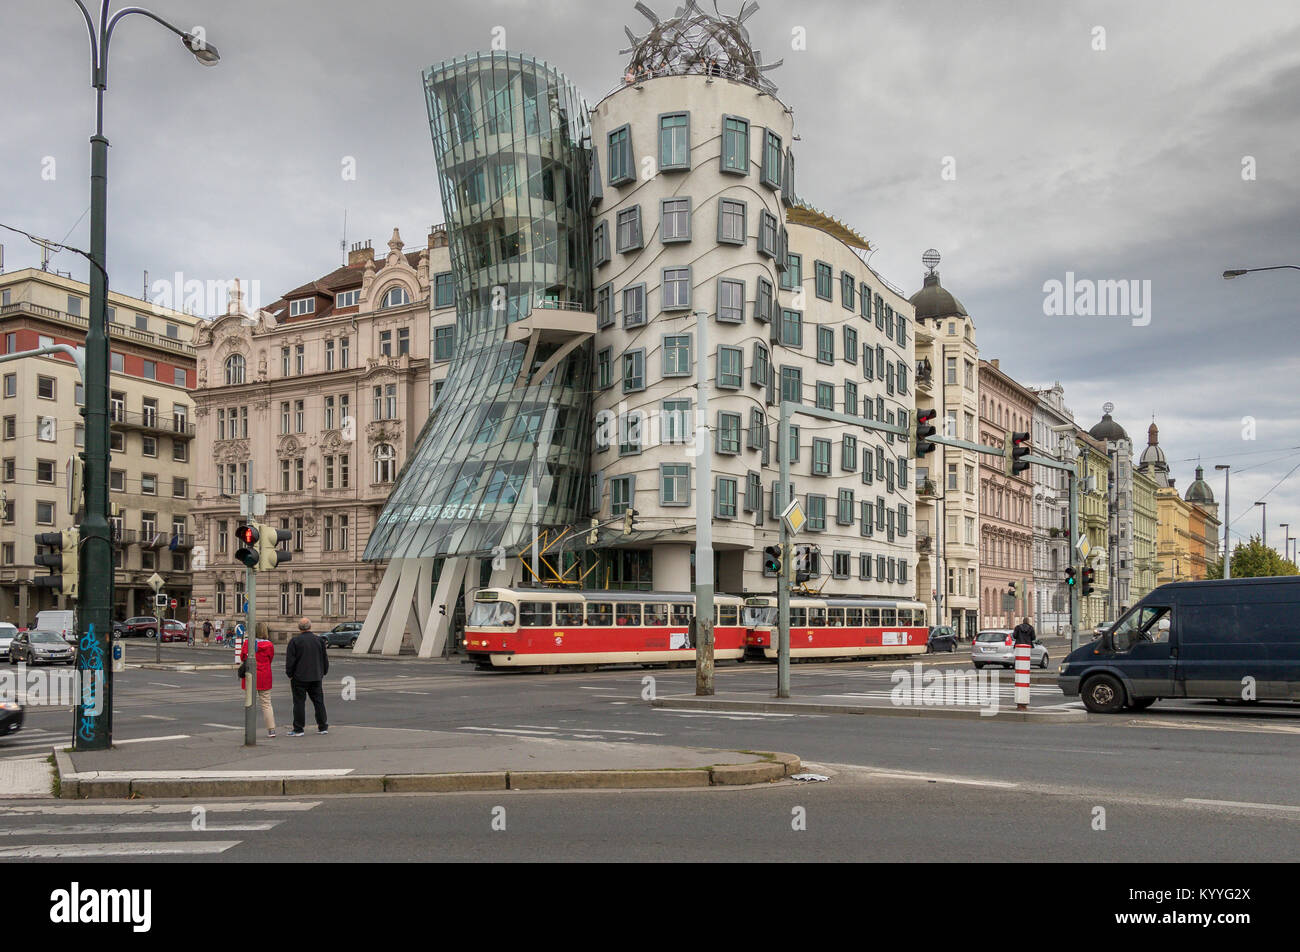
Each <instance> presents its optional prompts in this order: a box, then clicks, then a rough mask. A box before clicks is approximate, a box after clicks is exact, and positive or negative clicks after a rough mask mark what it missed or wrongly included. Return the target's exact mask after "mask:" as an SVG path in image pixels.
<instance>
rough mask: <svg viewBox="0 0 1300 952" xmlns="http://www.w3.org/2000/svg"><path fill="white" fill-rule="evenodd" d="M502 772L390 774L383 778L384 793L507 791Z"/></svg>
mask: <svg viewBox="0 0 1300 952" xmlns="http://www.w3.org/2000/svg"><path fill="white" fill-rule="evenodd" d="M509 788H510V782H509V779H508V775H507V773H506V772H505V771H504V770H499V771H490V772H484V773H443V774H390V775H389V776H387V777H385V778H384V792H385V793H465V792H472V791H475V790H508V789H509Z"/></svg>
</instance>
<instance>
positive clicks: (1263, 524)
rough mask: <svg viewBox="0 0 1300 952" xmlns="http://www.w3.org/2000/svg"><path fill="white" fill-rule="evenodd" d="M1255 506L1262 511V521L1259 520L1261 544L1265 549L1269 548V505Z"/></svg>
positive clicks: (1262, 503)
mask: <svg viewBox="0 0 1300 952" xmlns="http://www.w3.org/2000/svg"><path fill="white" fill-rule="evenodd" d="M1255 505H1257V506H1260V507H1261V509H1262V511H1261V513H1260V520H1259V532H1260V542H1262V543H1263V544H1264V546H1265V548H1267V547H1268V503H1266V502H1256V503H1255Z"/></svg>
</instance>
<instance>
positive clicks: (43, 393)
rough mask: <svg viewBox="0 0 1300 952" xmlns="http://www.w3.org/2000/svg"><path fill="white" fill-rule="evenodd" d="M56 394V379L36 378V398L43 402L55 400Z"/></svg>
mask: <svg viewBox="0 0 1300 952" xmlns="http://www.w3.org/2000/svg"><path fill="white" fill-rule="evenodd" d="M54 394H55V387H54V378H53V377H40V376H38V377H37V378H36V396H38V397H40V398H41V399H42V400H53V399H54Z"/></svg>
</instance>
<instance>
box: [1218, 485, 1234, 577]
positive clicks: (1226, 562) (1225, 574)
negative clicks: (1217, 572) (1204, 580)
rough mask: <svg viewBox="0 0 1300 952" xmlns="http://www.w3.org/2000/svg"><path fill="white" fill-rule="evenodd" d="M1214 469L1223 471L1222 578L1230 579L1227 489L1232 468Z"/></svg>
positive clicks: (1230, 558)
mask: <svg viewBox="0 0 1300 952" xmlns="http://www.w3.org/2000/svg"><path fill="white" fill-rule="evenodd" d="M1214 468H1215V469H1216V470H1220V469H1221V470H1223V577H1224V578H1232V557H1231V553H1230V552H1229V551H1228V501H1229V500H1228V488H1229V478H1230V477H1231V476H1232V473H1231V472H1230V470H1231V469H1232V466H1231V464H1229V465H1222V464H1216V465H1215V467H1214Z"/></svg>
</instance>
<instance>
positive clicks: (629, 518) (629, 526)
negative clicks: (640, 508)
mask: <svg viewBox="0 0 1300 952" xmlns="http://www.w3.org/2000/svg"><path fill="white" fill-rule="evenodd" d="M634 519H636V510H635V509H633V508H632V507H631V506H628V507H627V508H626V509H624V510H623V534H624V535H631V534H632V530H633V529H634V528H635V526H634V525H633V520H634Z"/></svg>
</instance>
